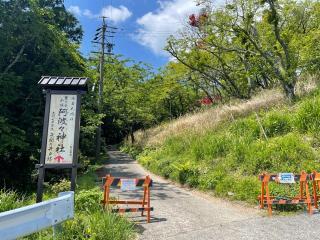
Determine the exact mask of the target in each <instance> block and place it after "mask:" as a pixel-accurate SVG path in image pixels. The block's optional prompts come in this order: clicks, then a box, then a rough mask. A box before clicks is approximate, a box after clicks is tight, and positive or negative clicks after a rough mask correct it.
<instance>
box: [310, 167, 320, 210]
mask: <svg viewBox="0 0 320 240" xmlns="http://www.w3.org/2000/svg"><path fill="white" fill-rule="evenodd" d="M312 180H313V181H312V186H313V201H314V207H315V208H318V207H319V205H318V202H319V201H320V173H318V172H316V171H314V172H313V173H312Z"/></svg>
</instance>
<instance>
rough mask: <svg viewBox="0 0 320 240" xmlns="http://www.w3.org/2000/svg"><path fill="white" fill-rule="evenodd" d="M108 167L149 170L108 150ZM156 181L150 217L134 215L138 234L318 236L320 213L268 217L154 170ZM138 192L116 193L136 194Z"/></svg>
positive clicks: (138, 172)
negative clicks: (181, 184)
mask: <svg viewBox="0 0 320 240" xmlns="http://www.w3.org/2000/svg"><path fill="white" fill-rule="evenodd" d="M109 157H110V161H109V164H107V165H106V166H105V172H107V173H111V174H112V175H113V176H119V177H120V176H121V177H141V176H145V175H147V174H150V173H147V172H146V171H145V170H144V169H143V168H142V167H141V166H140V165H139V164H137V162H135V161H134V160H132V159H131V158H130V157H128V156H127V155H126V154H123V153H121V152H119V151H116V150H112V151H109ZM150 175H151V177H152V178H153V180H154V187H153V189H152V192H151V205H152V206H153V207H154V208H155V211H154V212H153V213H152V222H151V223H149V224H147V223H145V218H141V217H140V216H139V215H138V214H130V218H131V219H132V220H133V221H135V222H136V223H138V225H137V226H138V230H139V232H140V239H147V240H151V239H155V240H180V239H181V240H191V239H194V240H206V239H228V240H229V239H237V240H238V239H246V240H247V239H270V240H271V239H272V240H276V239H281V240H285V239H288V240H289V239H290V240H292V239H297V240H301V239H320V214H314V215H312V216H309V215H307V214H300V215H295V216H274V217H272V218H269V217H265V216H264V213H262V212H260V211H258V210H256V209H252V208H246V207H243V206H240V205H236V204H234V203H228V202H225V201H222V200H219V199H215V198H212V197H209V196H207V195H204V194H200V193H197V192H194V191H190V190H187V189H184V188H180V187H177V186H175V185H173V184H170V183H169V182H167V181H165V180H163V179H161V178H159V177H157V176H154V175H152V174H150ZM136 195H139V194H138V193H137V192H133V193H130V194H129V193H123V192H122V193H121V192H119V191H116V192H115V193H114V196H116V197H121V198H135V197H136Z"/></svg>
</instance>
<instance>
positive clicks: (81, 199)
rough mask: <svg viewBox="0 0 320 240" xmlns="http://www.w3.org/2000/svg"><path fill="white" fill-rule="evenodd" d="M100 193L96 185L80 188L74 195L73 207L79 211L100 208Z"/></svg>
mask: <svg viewBox="0 0 320 240" xmlns="http://www.w3.org/2000/svg"><path fill="white" fill-rule="evenodd" d="M101 199H102V193H101V191H100V189H99V188H98V187H96V188H93V189H90V190H81V191H79V192H77V194H76V195H75V207H76V210H77V211H79V212H88V213H90V212H95V211H97V210H101V204H100V200H101Z"/></svg>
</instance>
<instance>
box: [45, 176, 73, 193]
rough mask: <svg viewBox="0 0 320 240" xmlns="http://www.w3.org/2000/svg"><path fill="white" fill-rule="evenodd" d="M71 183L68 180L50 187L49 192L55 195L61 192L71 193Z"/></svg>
mask: <svg viewBox="0 0 320 240" xmlns="http://www.w3.org/2000/svg"><path fill="white" fill-rule="evenodd" d="M70 186H71V183H70V181H68V180H66V179H62V180H61V181H60V182H57V183H54V184H52V185H49V186H48V192H49V193H50V194H53V195H55V196H56V195H58V193H60V192H66V191H70Z"/></svg>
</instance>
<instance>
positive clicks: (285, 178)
mask: <svg viewBox="0 0 320 240" xmlns="http://www.w3.org/2000/svg"><path fill="white" fill-rule="evenodd" d="M279 182H280V183H295V180H294V174H293V173H279Z"/></svg>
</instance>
